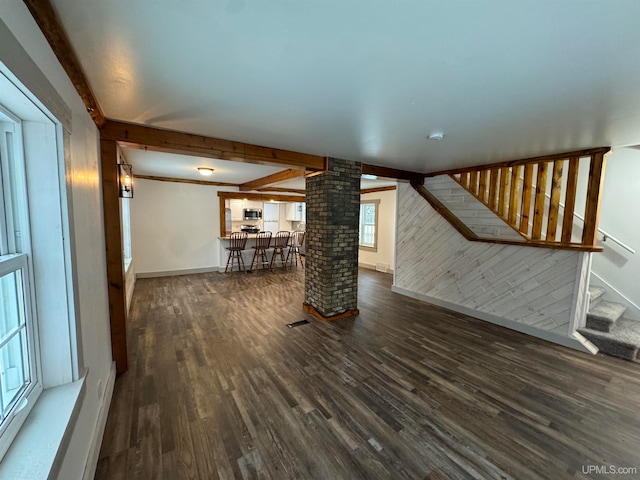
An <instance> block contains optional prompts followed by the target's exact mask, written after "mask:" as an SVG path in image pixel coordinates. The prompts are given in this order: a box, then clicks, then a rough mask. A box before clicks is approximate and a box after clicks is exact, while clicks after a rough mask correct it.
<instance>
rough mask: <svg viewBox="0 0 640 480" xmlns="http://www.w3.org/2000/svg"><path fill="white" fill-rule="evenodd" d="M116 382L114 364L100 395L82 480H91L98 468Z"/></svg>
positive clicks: (113, 363) (114, 363)
mask: <svg viewBox="0 0 640 480" xmlns="http://www.w3.org/2000/svg"><path fill="white" fill-rule="evenodd" d="M115 382H116V362H112V363H111V370H110V371H109V378H108V379H107V384H106V385H105V387H104V392H103V393H102V403H101V404H100V411H99V412H98V419H97V420H96V426H95V428H94V430H93V438H92V439H91V448H89V455H88V456H87V464H86V465H85V467H84V475H83V476H82V479H83V480H92V479H93V478H94V477H95V475H96V467H97V466H98V455H99V454H100V447H101V446H102V437H103V436H104V429H105V427H106V425H107V416H108V415H109V407H110V406H111V398H112V396H113V387H114V386H115Z"/></svg>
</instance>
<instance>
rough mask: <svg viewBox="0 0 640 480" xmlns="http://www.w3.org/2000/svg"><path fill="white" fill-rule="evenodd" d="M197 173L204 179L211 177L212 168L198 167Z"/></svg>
mask: <svg viewBox="0 0 640 480" xmlns="http://www.w3.org/2000/svg"><path fill="white" fill-rule="evenodd" d="M198 172H200V175H204V176H205V177H209V176H211V175H213V168H209V167H198Z"/></svg>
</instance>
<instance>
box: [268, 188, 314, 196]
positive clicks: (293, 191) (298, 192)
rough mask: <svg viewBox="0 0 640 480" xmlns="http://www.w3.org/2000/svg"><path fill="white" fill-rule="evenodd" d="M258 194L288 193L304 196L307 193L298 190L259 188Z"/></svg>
mask: <svg viewBox="0 0 640 480" xmlns="http://www.w3.org/2000/svg"><path fill="white" fill-rule="evenodd" d="M258 191H259V192H283V193H286V192H290V193H297V194H299V195H305V194H306V193H307V191H306V190H302V189H299V188H278V187H267V188H259V189H258Z"/></svg>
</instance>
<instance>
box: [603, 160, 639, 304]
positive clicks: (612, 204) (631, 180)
mask: <svg viewBox="0 0 640 480" xmlns="http://www.w3.org/2000/svg"><path fill="white" fill-rule="evenodd" d="M639 207H640V150H639V149H636V148H619V149H615V150H614V151H613V153H611V154H610V155H609V157H608V159H607V167H606V171H605V177H604V193H603V197H602V203H601V207H600V208H601V211H600V225H599V226H600V228H601V229H602V230H604V231H605V232H607V233H609V234H611V235H613V236H614V237H616V238H618V239H619V240H621V241H622V242H624V243H625V244H627V245H629V246H630V247H632V248H633V249H635V250H636V254H635V255H632V254H630V253H629V252H627V251H625V250H623V249H622V248H621V247H620V246H618V245H616V244H615V243H613V242H612V241H607V242H602V241H600V242H599V244H600V245H602V246H604V251H603V252H602V253H596V254H594V255H593V263H592V271H593V272H594V273H595V274H597V275H598V276H599V277H600V278H602V279H603V280H604V281H605V282H607V283H608V284H609V285H611V286H612V287H614V288H615V289H616V290H618V291H619V292H620V293H621V294H623V295H624V296H625V297H627V298H628V299H629V300H631V301H632V302H633V303H634V304H635V305H638V306H640V282H639V281H638V278H639V275H640V221H638V218H639V217H640V216H639V214H638V208H639ZM598 238H602V237H601V235H599V236H598Z"/></svg>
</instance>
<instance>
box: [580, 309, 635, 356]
mask: <svg viewBox="0 0 640 480" xmlns="http://www.w3.org/2000/svg"><path fill="white" fill-rule="evenodd" d="M579 332H580V333H581V334H582V335H584V336H585V337H586V338H588V339H589V340H591V342H593V344H594V345H595V346H596V347H598V348H599V349H600V350H601V351H602V353H606V354H609V355H613V356H616V357H621V358H624V359H626V360H637V359H638V358H637V355H638V350H639V349H640V322H639V321H637V320H630V319H628V318H621V319H620V320H618V321H617V322H616V324H615V326H614V328H613V329H612V330H611V331H610V332H600V331H598V330H592V329H589V328H581V329H580V330H579Z"/></svg>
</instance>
